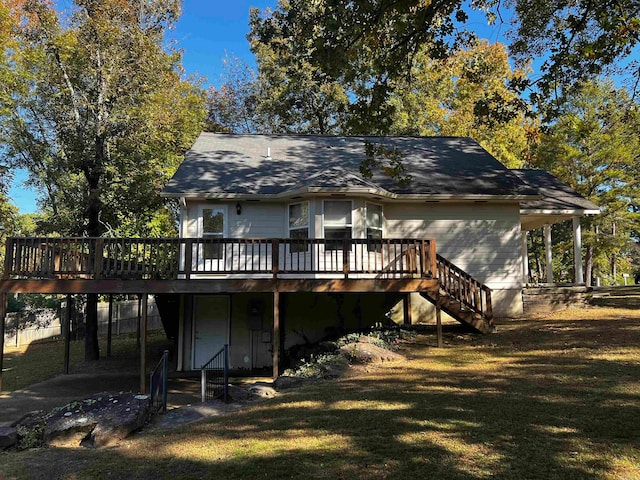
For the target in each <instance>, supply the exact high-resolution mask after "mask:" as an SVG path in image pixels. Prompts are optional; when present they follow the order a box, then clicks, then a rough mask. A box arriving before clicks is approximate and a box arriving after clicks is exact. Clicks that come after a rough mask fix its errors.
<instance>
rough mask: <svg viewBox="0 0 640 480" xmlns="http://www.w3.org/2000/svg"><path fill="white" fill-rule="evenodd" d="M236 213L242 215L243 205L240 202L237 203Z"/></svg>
mask: <svg viewBox="0 0 640 480" xmlns="http://www.w3.org/2000/svg"><path fill="white" fill-rule="evenodd" d="M236 213H237V214H238V215H242V205H240V202H238V203H236Z"/></svg>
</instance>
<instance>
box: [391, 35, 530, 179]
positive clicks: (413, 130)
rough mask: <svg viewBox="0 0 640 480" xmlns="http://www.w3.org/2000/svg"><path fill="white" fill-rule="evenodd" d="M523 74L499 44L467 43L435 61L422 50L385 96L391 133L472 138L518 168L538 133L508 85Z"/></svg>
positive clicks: (485, 42)
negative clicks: (404, 77) (407, 78)
mask: <svg viewBox="0 0 640 480" xmlns="http://www.w3.org/2000/svg"><path fill="white" fill-rule="evenodd" d="M525 78H526V74H525V72H524V71H522V70H517V71H512V69H511V66H510V65H509V60H508V56H507V51H506V48H505V46H504V45H502V44H499V43H496V44H493V45H490V44H489V43H488V42H487V41H484V40H481V41H472V42H471V44H470V45H469V47H468V48H464V49H462V48H461V49H459V50H457V51H456V52H455V53H454V54H453V55H451V56H450V57H448V58H445V59H440V60H434V59H431V58H429V56H428V55H427V52H421V53H419V54H418V55H417V57H416V62H415V66H414V68H413V70H412V72H411V81H404V82H402V83H401V85H400V86H399V87H398V88H396V89H395V91H394V93H393V94H392V96H391V98H390V103H391V104H392V105H393V107H394V116H393V124H392V127H391V132H392V133H394V134H400V135H445V136H467V137H471V138H473V139H475V140H477V141H478V142H479V143H480V144H481V145H482V146H483V147H484V148H485V149H487V150H488V151H489V152H490V153H491V154H492V155H494V156H495V157H496V158H497V159H498V160H500V161H501V162H502V163H503V164H505V165H506V166H508V167H511V168H516V167H521V166H522V165H523V164H524V163H525V162H528V161H530V154H529V146H530V143H531V142H530V140H531V138H532V137H535V136H536V135H537V131H538V127H537V123H536V119H535V118H534V117H533V115H531V112H530V111H529V109H528V106H527V105H526V103H525V102H524V101H523V100H522V99H521V98H520V96H519V95H518V94H517V93H516V92H514V91H513V90H512V89H511V88H510V86H511V84H512V83H518V82H522V81H523V80H524V79H525ZM527 114H529V115H530V116H528V115H527Z"/></svg>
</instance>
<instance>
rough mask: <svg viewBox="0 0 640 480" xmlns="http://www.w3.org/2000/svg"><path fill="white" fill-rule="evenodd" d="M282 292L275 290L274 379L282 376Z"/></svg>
mask: <svg viewBox="0 0 640 480" xmlns="http://www.w3.org/2000/svg"><path fill="white" fill-rule="evenodd" d="M280 348H281V344H280V292H278V291H275V292H273V379H274V380H275V379H276V378H278V376H280Z"/></svg>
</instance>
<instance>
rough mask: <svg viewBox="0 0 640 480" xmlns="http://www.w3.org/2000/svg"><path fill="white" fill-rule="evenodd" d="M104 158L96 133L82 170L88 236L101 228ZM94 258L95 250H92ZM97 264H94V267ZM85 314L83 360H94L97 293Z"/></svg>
mask: <svg viewBox="0 0 640 480" xmlns="http://www.w3.org/2000/svg"><path fill="white" fill-rule="evenodd" d="M105 160H106V142H105V139H104V137H103V136H100V135H96V138H95V151H94V158H93V163H92V164H89V165H87V166H86V169H85V171H84V175H85V178H86V179H87V186H88V188H89V196H88V199H87V235H88V236H89V237H94V238H97V237H100V236H101V235H102V228H101V227H100V212H101V211H102V200H101V199H100V179H101V177H102V170H103V165H104V164H105ZM94 245H95V244H94ZM93 258H95V252H93ZM97 267H98V266H97V265H96V268H97ZM86 312H87V315H86V330H85V336H84V359H85V361H95V360H98V359H99V358H100V345H99V343H98V295H97V294H95V293H91V294H88V295H87V310H86Z"/></svg>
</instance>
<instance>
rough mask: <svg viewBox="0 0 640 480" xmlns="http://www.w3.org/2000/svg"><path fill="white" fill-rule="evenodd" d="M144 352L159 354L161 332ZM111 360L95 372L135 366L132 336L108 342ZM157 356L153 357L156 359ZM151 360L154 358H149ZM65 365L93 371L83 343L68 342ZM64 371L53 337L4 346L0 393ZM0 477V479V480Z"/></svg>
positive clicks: (60, 345) (103, 344)
mask: <svg viewBox="0 0 640 480" xmlns="http://www.w3.org/2000/svg"><path fill="white" fill-rule="evenodd" d="M99 343H100V352H101V353H100V354H101V356H103V357H104V356H105V355H106V351H107V338H106V336H102V337H100V338H99ZM147 344H148V349H147V352H150V353H155V352H156V351H161V348H162V347H163V346H166V345H167V341H166V337H165V335H164V332H163V331H162V330H153V331H149V332H148V334H147ZM112 354H113V356H114V359H113V360H111V361H109V360H106V359H103V360H101V361H100V362H99V365H98V366H97V368H100V369H101V370H104V369H106V368H111V369H115V368H118V369H119V368H121V367H122V365H123V364H129V365H132V366H133V368H135V367H136V365H138V363H137V362H138V361H139V360H138V358H139V353H138V350H137V348H136V334H135V333H125V334H121V335H114V336H113V340H112ZM156 356H157V355H156ZM153 358H155V356H154V357H153ZM69 365H70V368H69V370H70V372H71V373H80V372H86V371H88V370H90V369H91V368H94V365H93V364H92V363H85V362H84V340H80V341H74V342H71V344H70V348H69ZM63 368H64V340H63V339H62V338H61V337H55V338H52V339H48V340H43V341H40V342H34V343H32V344H30V345H23V346H21V347H17V348H16V347H9V346H6V345H5V350H4V364H3V368H2V393H6V392H12V391H14V390H18V389H21V388H24V387H27V386H29V385H31V384H33V383H37V382H40V381H42V380H46V379H48V378H51V377H53V376H55V375H58V374H60V373H62V371H63ZM1 479H2V477H0V480H1Z"/></svg>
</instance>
